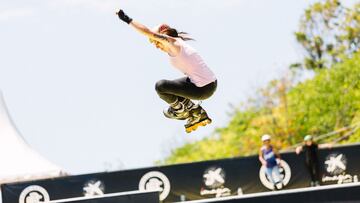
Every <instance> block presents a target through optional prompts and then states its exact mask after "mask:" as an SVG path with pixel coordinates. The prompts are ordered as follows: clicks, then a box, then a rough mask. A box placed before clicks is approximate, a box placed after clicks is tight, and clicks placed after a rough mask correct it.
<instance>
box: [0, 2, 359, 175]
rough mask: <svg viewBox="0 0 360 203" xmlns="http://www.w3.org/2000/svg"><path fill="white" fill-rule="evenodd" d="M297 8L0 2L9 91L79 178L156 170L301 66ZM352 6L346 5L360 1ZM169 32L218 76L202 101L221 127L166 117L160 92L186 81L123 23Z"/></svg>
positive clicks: (4, 85)
mask: <svg viewBox="0 0 360 203" xmlns="http://www.w3.org/2000/svg"><path fill="white" fill-rule="evenodd" d="M311 2H314V1H305V0H304V1H299V0H272V1H269V0H224V1H219V0H191V1H190V0H182V1H175V0H171V1H169V0H167V1H165V0H146V1H145V0H142V1H141V0H131V1H127V0H122V1H120V0H116V1H115V0H27V1H20V0H2V2H1V5H0V27H1V31H0V44H1V46H0V57H1V60H0V89H1V90H2V91H3V93H4V95H5V100H6V102H7V105H8V107H9V110H10V113H11V115H12V117H13V120H14V121H15V123H16V124H17V127H18V128H19V129H20V131H21V133H22V135H23V137H24V138H25V139H26V140H27V142H28V143H29V144H30V145H31V146H32V147H33V148H34V149H36V150H37V151H39V152H40V153H41V154H42V155H43V156H45V157H46V158H48V159H49V160H51V161H52V162H54V163H56V164H58V165H59V166H61V167H63V168H64V169H65V170H67V171H68V172H70V173H73V174H78V173H88V172H95V171H102V170H104V169H105V168H109V167H110V166H109V165H111V167H112V169H116V168H119V167H125V168H136V167H144V166H151V165H153V163H154V161H156V160H159V159H163V158H164V157H165V156H166V155H168V154H169V152H170V150H171V149H172V148H174V147H176V146H179V145H181V144H182V143H184V142H190V141H193V140H197V139H201V138H202V137H204V136H208V135H210V134H211V132H212V131H213V130H214V128H216V127H221V126H224V125H226V123H227V122H228V121H229V119H230V118H229V117H228V116H227V112H229V110H230V108H229V103H231V104H235V105H237V104H238V103H240V102H241V101H244V100H246V98H248V97H249V96H251V95H252V94H253V92H254V91H255V90H256V89H257V88H258V87H260V86H262V85H264V84H266V82H267V81H269V80H270V79H272V78H274V77H276V76H278V75H281V74H283V73H284V72H285V71H286V67H287V65H289V64H290V63H292V62H295V61H297V60H299V59H300V58H301V51H300V47H299V46H298V45H297V44H296V42H295V39H294V37H293V32H294V31H295V30H296V28H297V26H298V22H299V18H300V16H301V14H302V12H303V10H304V8H305V7H306V6H308V5H309V4H310V3H311ZM352 2H354V1H350V0H348V1H345V3H346V4H351V3H352ZM120 7H121V8H123V9H124V10H125V11H126V12H127V13H128V14H129V15H130V16H131V17H133V18H134V19H136V20H137V21H139V22H142V23H143V24H145V25H148V26H150V27H153V26H154V25H156V24H159V23H163V22H165V23H168V24H170V25H172V26H174V27H176V28H178V30H182V31H186V32H189V33H190V34H191V36H192V37H193V38H195V39H196V41H195V42H191V45H192V46H194V47H195V48H196V49H197V50H198V51H199V52H200V54H201V55H202V56H203V58H204V59H205V60H206V62H207V63H208V65H209V66H210V67H211V68H212V70H213V71H214V72H215V74H216V75H217V77H218V81H219V86H218V90H217V92H216V94H215V95H214V96H213V97H212V98H211V99H209V100H206V101H205V102H204V103H203V104H204V107H205V108H206V109H207V110H208V112H209V114H210V115H211V117H212V118H213V120H214V122H213V124H212V125H211V126H209V127H207V128H203V129H200V130H199V131H197V132H195V133H193V134H190V135H188V134H186V133H185V132H184V129H183V123H181V122H178V121H174V120H168V119H165V118H164V117H163V115H162V110H163V109H164V108H166V104H165V103H164V102H163V101H162V100H160V99H159V98H158V96H157V95H156V92H155V90H154V84H155V82H156V81H157V80H160V79H172V78H174V79H175V78H178V77H181V76H182V75H181V74H180V73H179V72H177V70H175V69H174V68H172V67H171V66H170V64H169V61H168V58H167V56H166V55H165V54H163V53H161V52H160V51H159V50H157V49H155V48H154V47H152V45H151V44H150V43H148V41H147V39H146V38H145V37H143V36H141V35H139V34H137V33H136V32H135V31H134V30H132V29H131V28H130V27H129V26H127V25H126V24H124V23H122V22H120V21H119V20H118V19H117V17H116V16H115V11H116V9H117V8H120Z"/></svg>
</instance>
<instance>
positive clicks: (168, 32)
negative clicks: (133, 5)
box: [117, 10, 217, 133]
mask: <svg viewBox="0 0 360 203" xmlns="http://www.w3.org/2000/svg"><path fill="white" fill-rule="evenodd" d="M117 15H118V16H119V18H120V19H121V20H122V21H124V22H126V23H127V24H129V25H131V26H132V27H133V28H135V29H136V30H137V31H138V32H140V33H141V34H144V35H145V36H147V37H148V38H149V40H150V42H151V43H152V44H154V45H155V46H156V48H158V49H160V50H161V51H163V52H165V53H167V55H168V56H169V59H170V63H171V64H172V65H173V66H174V67H175V68H177V69H178V70H180V71H181V72H182V73H183V74H184V75H186V77H182V78H179V79H176V80H160V81H158V82H157V83H156V86H155V89H156V91H157V93H158V95H159V96H160V98H161V99H163V100H164V101H165V102H167V103H168V104H169V105H170V107H169V108H168V109H167V110H165V111H164V115H165V116H166V117H167V118H171V119H178V120H187V123H186V124H185V129H186V132H188V133H190V132H192V131H194V130H196V129H197V128H198V127H199V126H205V125H207V124H210V123H211V119H210V118H209V117H208V115H207V113H206V111H205V110H204V109H203V108H202V107H201V106H200V104H194V103H193V102H192V101H191V100H204V99H207V98H209V97H210V96H211V95H212V94H213V93H214V92H215V90H216V87H217V80H216V77H215V75H214V73H213V72H212V71H211V70H210V68H209V67H208V66H207V65H206V63H205V62H204V60H203V59H202V58H201V57H200V55H199V54H198V53H197V51H196V50H195V49H194V48H192V47H191V46H189V45H188V44H187V43H186V42H185V41H188V40H192V39H191V38H188V37H186V33H184V32H178V31H177V30H176V29H174V28H172V27H170V26H169V25H166V24H161V25H158V26H157V27H156V28H153V29H149V28H147V27H146V26H144V25H142V24H140V23H139V22H136V21H134V20H133V19H131V18H130V17H129V16H127V15H126V14H125V13H124V11H123V10H119V11H118V12H117Z"/></svg>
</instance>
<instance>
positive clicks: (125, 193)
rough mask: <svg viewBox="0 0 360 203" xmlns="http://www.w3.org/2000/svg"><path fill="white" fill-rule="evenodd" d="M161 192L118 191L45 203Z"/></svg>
mask: <svg viewBox="0 0 360 203" xmlns="http://www.w3.org/2000/svg"><path fill="white" fill-rule="evenodd" d="M153 192H159V191H158V190H147V191H140V190H134V191H127V192H117V193H109V194H103V195H96V196H88V197H74V198H67V199H59V200H50V201H45V202H44V203H62V202H69V201H70V202H71V201H79V200H88V199H99V198H107V197H117V196H124V195H135V194H147V193H153Z"/></svg>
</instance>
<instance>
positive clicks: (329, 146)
mask: <svg viewBox="0 0 360 203" xmlns="http://www.w3.org/2000/svg"><path fill="white" fill-rule="evenodd" d="M333 145H334V144H333V143H325V144H318V148H319V149H324V148H328V149H331V148H332V147H333Z"/></svg>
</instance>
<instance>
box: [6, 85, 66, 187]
mask: <svg viewBox="0 0 360 203" xmlns="http://www.w3.org/2000/svg"><path fill="white" fill-rule="evenodd" d="M0 162H1V169H0V184H2V183H9V182H18V181H27V180H33V179H40V178H50V177H58V176H61V175H62V174H64V173H63V172H62V170H61V169H60V168H59V167H58V166H56V165H55V164H53V163H51V162H50V161H48V160H46V159H45V158H44V157H42V156H40V154H38V153H37V152H36V151H34V150H33V149H32V148H31V147H30V146H29V145H28V144H27V143H26V142H25V140H24V139H23V138H22V136H21V135H20V133H19V131H18V130H17V129H16V127H15V125H14V123H13V122H12V120H11V118H10V115H9V112H8V110H7V108H6V105H5V101H4V98H3V95H2V93H1V91H0Z"/></svg>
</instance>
